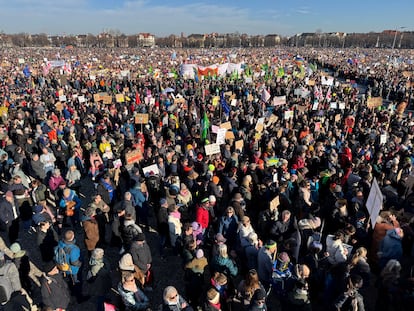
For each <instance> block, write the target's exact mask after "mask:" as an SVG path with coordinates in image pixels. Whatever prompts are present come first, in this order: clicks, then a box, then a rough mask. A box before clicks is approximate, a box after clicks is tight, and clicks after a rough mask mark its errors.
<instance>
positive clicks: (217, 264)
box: [212, 255, 238, 276]
mask: <svg viewBox="0 0 414 311" xmlns="http://www.w3.org/2000/svg"><path fill="white" fill-rule="evenodd" d="M212 266H213V269H214V270H215V271H218V272H222V273H225V274H226V275H227V276H229V274H230V275H231V276H236V275H237V272H238V269H237V265H236V264H235V263H234V262H233V261H232V260H231V259H230V258H228V257H227V258H224V257H221V256H219V255H217V256H215V257H214V258H213V262H212Z"/></svg>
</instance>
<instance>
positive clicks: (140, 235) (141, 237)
mask: <svg viewBox="0 0 414 311" xmlns="http://www.w3.org/2000/svg"><path fill="white" fill-rule="evenodd" d="M133 241H135V242H142V241H145V234H144V233H143V232H140V233H138V234H137V235H136V236H135V237H134V238H133Z"/></svg>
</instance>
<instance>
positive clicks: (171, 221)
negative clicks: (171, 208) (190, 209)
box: [168, 215, 182, 246]
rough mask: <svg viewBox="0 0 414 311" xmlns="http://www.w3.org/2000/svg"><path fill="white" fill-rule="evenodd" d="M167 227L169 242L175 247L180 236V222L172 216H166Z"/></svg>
mask: <svg viewBox="0 0 414 311" xmlns="http://www.w3.org/2000/svg"><path fill="white" fill-rule="evenodd" d="M168 227H169V230H170V241H171V245H172V246H175V243H176V241H177V238H178V237H179V236H180V235H181V232H182V230H181V227H182V224H181V221H180V219H179V218H176V217H174V216H172V215H169V216H168Z"/></svg>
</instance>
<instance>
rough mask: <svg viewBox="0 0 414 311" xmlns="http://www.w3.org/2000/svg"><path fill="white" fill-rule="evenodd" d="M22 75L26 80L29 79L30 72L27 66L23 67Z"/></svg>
mask: <svg viewBox="0 0 414 311" xmlns="http://www.w3.org/2000/svg"><path fill="white" fill-rule="evenodd" d="M23 74H24V76H25V77H26V78H28V77H30V75H31V74H32V73H31V72H30V68H29V65H26V66H24V69H23Z"/></svg>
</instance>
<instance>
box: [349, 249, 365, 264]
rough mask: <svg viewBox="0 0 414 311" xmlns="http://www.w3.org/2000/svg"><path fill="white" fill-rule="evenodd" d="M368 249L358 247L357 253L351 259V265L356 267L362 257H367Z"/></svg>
mask: <svg viewBox="0 0 414 311" xmlns="http://www.w3.org/2000/svg"><path fill="white" fill-rule="evenodd" d="M367 253H368V251H367V249H366V248H365V247H359V248H357V249H356V251H355V254H354V255H353V256H352V259H351V266H352V267H354V266H356V264H357V263H358V261H359V260H360V259H361V258H366V257H367Z"/></svg>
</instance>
